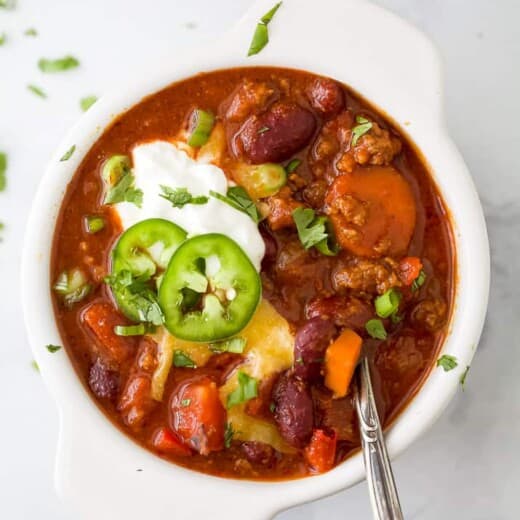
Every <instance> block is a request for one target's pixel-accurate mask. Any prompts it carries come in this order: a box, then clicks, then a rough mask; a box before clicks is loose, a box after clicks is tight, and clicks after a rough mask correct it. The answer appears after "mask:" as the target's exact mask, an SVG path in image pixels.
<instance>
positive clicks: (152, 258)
mask: <svg viewBox="0 0 520 520" xmlns="http://www.w3.org/2000/svg"><path fill="white" fill-rule="evenodd" d="M186 235H187V233H186V231H184V230H183V229H182V228H180V227H179V226H177V225H176V224H174V223H173V222H170V221H168V220H164V219H160V218H151V219H148V220H143V221H142V222H138V223H137V224H135V225H133V226H132V227H130V228H128V229H127V230H126V231H125V232H124V233H123V234H122V235H121V237H120V238H119V240H118V242H117V244H116V246H115V248H114V249H113V251H112V276H115V275H118V274H129V275H131V277H132V279H134V280H136V281H138V283H139V284H140V286H141V288H140V292H141V294H140V296H145V297H146V298H148V299H150V298H151V299H155V297H154V296H153V294H152V293H154V292H155V291H154V290H152V289H154V287H153V285H152V284H151V283H149V284H148V285H149V288H147V287H148V286H147V285H144V284H147V283H148V282H149V281H150V280H151V279H152V277H153V276H155V275H159V274H160V273H161V272H162V271H164V269H166V267H167V266H168V263H169V261H170V258H171V257H172V255H173V253H174V252H175V250H176V249H177V248H178V247H179V245H180V244H182V242H184V240H185V239H186ZM119 286H120V287H119V289H117V290H116V289H115V288H114V287H113V289H112V292H113V295H114V298H115V300H116V303H117V305H118V307H119V309H120V310H121V311H122V312H123V313H124V314H125V315H126V316H127V317H128V318H130V319H131V320H133V321H143V316H142V315H141V314H142V313H140V312H139V311H138V310H136V305H135V294H134V293H133V292H132V288H134V289H135V284H134V285H132V284H127V285H126V286H124V285H123V284H119ZM144 293H146V294H144Z"/></svg>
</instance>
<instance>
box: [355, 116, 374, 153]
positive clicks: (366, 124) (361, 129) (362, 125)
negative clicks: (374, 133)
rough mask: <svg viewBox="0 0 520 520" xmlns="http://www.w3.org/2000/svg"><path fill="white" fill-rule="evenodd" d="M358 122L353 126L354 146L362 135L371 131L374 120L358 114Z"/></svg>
mask: <svg viewBox="0 0 520 520" xmlns="http://www.w3.org/2000/svg"><path fill="white" fill-rule="evenodd" d="M356 123H358V124H357V125H356V126H355V127H354V128H352V146H356V144H357V142H358V140H359V138H360V137H362V136H363V135H365V134H366V133H367V132H369V131H370V130H371V128H372V126H373V125H372V122H371V121H369V120H368V119H366V118H364V117H362V116H356Z"/></svg>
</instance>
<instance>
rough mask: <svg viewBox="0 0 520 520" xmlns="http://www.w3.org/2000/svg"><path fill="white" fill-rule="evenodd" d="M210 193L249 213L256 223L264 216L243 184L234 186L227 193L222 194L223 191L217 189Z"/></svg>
mask: <svg viewBox="0 0 520 520" xmlns="http://www.w3.org/2000/svg"><path fill="white" fill-rule="evenodd" d="M209 194H210V195H211V196H212V197H215V198H216V199H218V200H221V201H222V202H225V203H226V204H229V205H230V206H231V207H233V208H235V209H237V210H238V211H241V212H242V213H245V214H246V215H249V216H250V217H251V218H252V219H253V221H254V222H255V223H256V224H258V222H260V220H261V218H262V217H261V215H260V212H259V211H258V208H257V207H256V205H255V203H254V202H253V201H252V200H251V197H250V196H249V195H248V194H247V191H246V190H245V189H244V188H242V187H241V186H232V187H231V188H229V189H228V191H227V194H226V195H222V194H221V193H217V192H215V191H210V192H209Z"/></svg>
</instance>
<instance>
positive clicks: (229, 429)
mask: <svg viewBox="0 0 520 520" xmlns="http://www.w3.org/2000/svg"><path fill="white" fill-rule="evenodd" d="M233 435H235V431H234V430H233V425H232V424H231V423H230V422H228V423H227V424H226V431H225V432H224V446H225V447H226V448H231V442H232V441H233Z"/></svg>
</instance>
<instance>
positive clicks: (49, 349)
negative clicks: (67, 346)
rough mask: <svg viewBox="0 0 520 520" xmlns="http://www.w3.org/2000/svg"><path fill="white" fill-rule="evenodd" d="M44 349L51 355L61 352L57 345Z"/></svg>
mask: <svg viewBox="0 0 520 520" xmlns="http://www.w3.org/2000/svg"><path fill="white" fill-rule="evenodd" d="M45 348H46V349H47V350H48V351H49V352H50V353H51V354H54V353H55V352H58V350H61V347H60V346H59V345H46V346H45Z"/></svg>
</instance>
